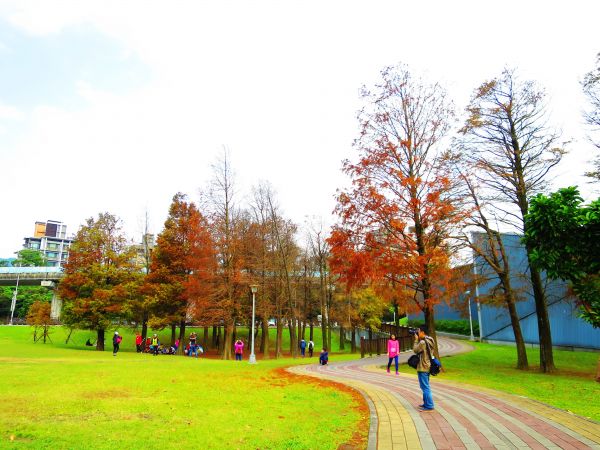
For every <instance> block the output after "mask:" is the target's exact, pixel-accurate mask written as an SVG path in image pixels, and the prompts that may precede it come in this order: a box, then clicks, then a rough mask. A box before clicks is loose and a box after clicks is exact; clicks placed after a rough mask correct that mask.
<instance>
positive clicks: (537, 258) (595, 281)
mask: <svg viewBox="0 0 600 450" xmlns="http://www.w3.org/2000/svg"><path fill="white" fill-rule="evenodd" d="M525 220H526V224H527V227H526V229H527V231H526V233H525V242H526V244H527V245H528V246H531V248H532V253H531V261H532V263H533V264H535V266H536V267H538V268H540V269H543V270H546V272H547V273H548V276H549V277H551V278H554V279H558V278H560V279H563V280H568V281H569V282H570V283H571V285H572V288H573V292H574V293H575V295H576V296H577V298H578V302H579V307H580V309H581V317H582V318H583V319H584V320H585V321H587V322H589V323H590V324H592V326H594V327H596V328H598V327H600V199H598V200H595V201H593V202H592V203H590V204H589V205H583V199H582V198H581V196H580V195H579V190H578V189H577V188H576V187H568V188H565V189H560V190H559V191H558V192H555V193H552V194H550V195H548V196H546V195H542V194H540V195H538V196H536V197H534V198H533V199H532V200H531V205H530V208H529V213H528V214H527V216H526V217H525ZM596 379H597V380H598V381H600V360H599V362H598V374H597V378H596Z"/></svg>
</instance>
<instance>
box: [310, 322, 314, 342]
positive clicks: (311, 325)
mask: <svg viewBox="0 0 600 450" xmlns="http://www.w3.org/2000/svg"><path fill="white" fill-rule="evenodd" d="M313 338H314V329H313V322H312V320H311V321H310V340H311V341H312V340H313Z"/></svg>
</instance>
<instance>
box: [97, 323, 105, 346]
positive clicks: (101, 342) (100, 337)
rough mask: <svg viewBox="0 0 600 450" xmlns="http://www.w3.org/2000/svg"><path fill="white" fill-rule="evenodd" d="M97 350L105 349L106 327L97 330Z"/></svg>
mask: <svg viewBox="0 0 600 450" xmlns="http://www.w3.org/2000/svg"><path fill="white" fill-rule="evenodd" d="M96 350H98V351H100V352H103V351H104V328H99V329H98V330H96Z"/></svg>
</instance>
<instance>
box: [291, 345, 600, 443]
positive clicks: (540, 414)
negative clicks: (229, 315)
mask: <svg viewBox="0 0 600 450" xmlns="http://www.w3.org/2000/svg"><path fill="white" fill-rule="evenodd" d="M438 345H439V349H440V354H441V355H442V356H444V355H449V354H457V353H461V352H465V351H469V350H470V349H471V347H470V346H468V345H467V344H465V343H462V342H460V341H455V340H451V339H447V338H440V339H439V343H438ZM410 355H411V353H410V352H408V353H404V354H402V355H401V356H400V358H401V360H403V361H404V362H405V361H406V360H407V359H408V357H409V356H410ZM384 364H387V357H386V356H378V357H372V358H365V359H362V360H354V361H344V362H339V363H331V364H330V365H327V366H318V365H308V366H296V367H292V368H290V369H288V370H290V371H291V372H294V373H298V374H302V375H310V376H314V377H320V378H326V379H331V380H335V381H338V382H341V383H344V384H347V385H349V386H352V387H354V388H356V389H358V390H359V391H360V392H361V393H362V394H363V396H364V397H365V398H366V400H367V403H368V404H369V408H370V410H371V424H370V430H369V442H368V448H369V449H381V450H383V449H421V448H423V449H493V448H498V449H510V448H533V449H542V448H550V449H559V448H563V449H589V448H592V449H600V424H599V423H597V422H592V421H589V420H586V419H583V418H581V417H578V416H575V415H573V414H570V413H568V412H566V411H562V410H559V409H556V408H553V407H551V406H548V405H545V404H543V403H540V402H537V401H534V400H530V399H528V398H525V397H519V396H515V395H511V394H506V393H502V392H499V391H493V390H489V389H484V388H475V387H472V386H470V387H466V386H462V385H459V384H453V383H450V382H447V381H443V379H441V378H439V377H438V378H435V377H431V386H432V391H433V398H434V401H435V407H436V409H435V411H432V412H419V411H418V408H417V405H419V404H420V403H422V396H421V390H420V389H419V383H418V381H417V378H416V376H414V375H405V374H400V375H398V376H396V375H394V374H393V373H392V374H388V373H386V372H385V371H383V370H381V368H380V367H381V366H382V365H384Z"/></svg>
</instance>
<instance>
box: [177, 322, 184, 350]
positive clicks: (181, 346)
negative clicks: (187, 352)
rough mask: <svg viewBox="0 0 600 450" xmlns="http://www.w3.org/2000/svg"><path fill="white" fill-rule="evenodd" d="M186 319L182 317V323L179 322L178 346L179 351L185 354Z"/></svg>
mask: <svg viewBox="0 0 600 450" xmlns="http://www.w3.org/2000/svg"><path fill="white" fill-rule="evenodd" d="M184 342H185V319H181V323H180V324H179V347H178V348H177V353H182V354H183V349H184V348H185V345H183V343H184Z"/></svg>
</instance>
